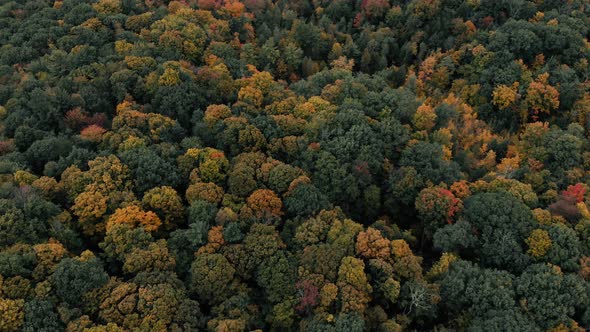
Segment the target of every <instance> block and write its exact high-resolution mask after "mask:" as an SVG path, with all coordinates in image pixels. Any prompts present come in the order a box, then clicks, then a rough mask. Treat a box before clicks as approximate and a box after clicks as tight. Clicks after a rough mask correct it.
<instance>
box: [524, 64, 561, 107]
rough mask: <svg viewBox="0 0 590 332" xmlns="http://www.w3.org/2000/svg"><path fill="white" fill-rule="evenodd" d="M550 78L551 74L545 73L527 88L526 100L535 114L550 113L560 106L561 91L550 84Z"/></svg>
mask: <svg viewBox="0 0 590 332" xmlns="http://www.w3.org/2000/svg"><path fill="white" fill-rule="evenodd" d="M548 79H549V74H548V73H543V74H541V75H539V76H538V77H537V79H535V81H533V82H531V84H529V87H528V88H527V91H526V92H527V95H526V99H525V100H526V102H527V104H528V105H529V107H530V108H531V109H532V111H533V114H534V115H535V116H537V115H538V114H539V113H550V112H551V111H552V110H555V109H557V108H558V107H559V92H558V91H557V89H555V88H554V87H552V86H551V85H549V83H548V82H547V81H548Z"/></svg>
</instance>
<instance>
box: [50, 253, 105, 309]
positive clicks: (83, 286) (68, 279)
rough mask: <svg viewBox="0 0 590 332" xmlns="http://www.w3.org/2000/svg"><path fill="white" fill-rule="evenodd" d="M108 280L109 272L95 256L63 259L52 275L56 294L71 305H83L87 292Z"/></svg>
mask: <svg viewBox="0 0 590 332" xmlns="http://www.w3.org/2000/svg"><path fill="white" fill-rule="evenodd" d="M87 253H88V252H87ZM107 280H108V275H107V273H106V272H105V271H104V269H103V268H102V266H101V263H100V261H99V260H98V259H97V258H94V257H91V258H84V257H79V258H66V259H63V260H62V261H61V262H59V264H58V265H57V267H56V269H55V272H54V273H53V275H52V276H51V284H52V288H53V290H54V292H55V294H56V295H57V296H58V297H59V298H60V299H61V300H63V301H64V302H66V303H67V304H69V305H71V306H79V305H81V304H82V301H83V297H84V295H85V294H86V293H87V292H89V291H90V290H92V289H95V288H99V287H101V286H102V285H103V284H105V283H106V282H107Z"/></svg>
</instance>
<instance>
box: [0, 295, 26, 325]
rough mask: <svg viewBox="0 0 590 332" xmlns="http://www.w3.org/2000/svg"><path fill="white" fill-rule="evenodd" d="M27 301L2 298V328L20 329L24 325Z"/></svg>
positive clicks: (0, 308)
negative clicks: (24, 309)
mask: <svg viewBox="0 0 590 332" xmlns="http://www.w3.org/2000/svg"><path fill="white" fill-rule="evenodd" d="M24 304H25V301H24V300H22V299H18V300H10V299H0V318H1V319H0V322H1V323H0V328H2V330H3V331H7V332H16V331H19V330H20V329H21V327H22V325H23V319H24V311H23V307H24Z"/></svg>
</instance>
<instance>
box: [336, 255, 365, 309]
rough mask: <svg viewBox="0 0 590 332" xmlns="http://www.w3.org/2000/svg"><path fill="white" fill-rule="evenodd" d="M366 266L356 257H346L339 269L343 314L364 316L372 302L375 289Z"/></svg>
mask: <svg viewBox="0 0 590 332" xmlns="http://www.w3.org/2000/svg"><path fill="white" fill-rule="evenodd" d="M364 269H365V264H364V263H363V261H362V260H360V259H357V258H354V257H350V256H347V257H344V258H343V259H342V262H341V264H340V268H339V269H338V283H337V285H338V288H339V289H340V294H341V295H340V297H341V301H342V311H343V312H349V311H352V312H358V313H359V314H363V313H364V311H365V310H366V308H367V304H368V303H369V301H370V300H371V297H370V294H371V292H372V291H373V288H372V287H371V285H370V284H369V282H368V280H367V276H366V275H365V272H364Z"/></svg>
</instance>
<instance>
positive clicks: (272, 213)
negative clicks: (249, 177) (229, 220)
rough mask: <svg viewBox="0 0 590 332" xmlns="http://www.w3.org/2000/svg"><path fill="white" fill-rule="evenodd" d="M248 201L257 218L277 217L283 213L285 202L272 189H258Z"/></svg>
mask: <svg viewBox="0 0 590 332" xmlns="http://www.w3.org/2000/svg"><path fill="white" fill-rule="evenodd" d="M246 202H247V205H248V207H249V208H250V209H251V210H252V213H253V216H254V217H255V218H257V219H262V220H268V219H276V218H280V217H281V216H282V215H283V212H282V208H283V203H282V202H281V199H280V198H279V197H278V196H277V195H276V194H275V193H274V192H273V191H272V190H268V189H258V190H256V191H254V192H253V193H252V194H251V195H250V196H249V197H248V199H247V200H246Z"/></svg>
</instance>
